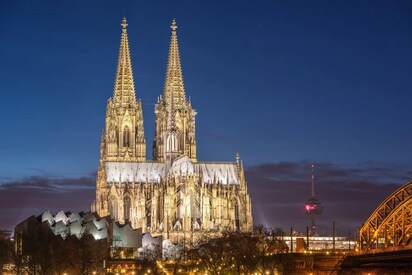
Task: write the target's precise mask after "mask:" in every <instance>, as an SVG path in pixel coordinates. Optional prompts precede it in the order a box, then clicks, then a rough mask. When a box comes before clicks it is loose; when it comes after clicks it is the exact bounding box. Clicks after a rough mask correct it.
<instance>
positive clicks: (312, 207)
mask: <svg viewBox="0 0 412 275" xmlns="http://www.w3.org/2000/svg"><path fill="white" fill-rule="evenodd" d="M311 168H312V174H311V186H310V191H311V192H310V193H311V196H310V198H309V199H308V200H307V201H306V202H305V213H306V215H310V216H311V230H310V234H311V235H312V236H313V235H316V223H315V216H316V215H320V214H322V210H323V206H322V204H321V203H320V201H319V200H318V199H317V198H316V196H315V165H314V164H311Z"/></svg>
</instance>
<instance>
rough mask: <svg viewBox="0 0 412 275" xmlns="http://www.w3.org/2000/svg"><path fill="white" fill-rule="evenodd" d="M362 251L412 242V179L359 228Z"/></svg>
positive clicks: (395, 246) (397, 246)
mask: <svg viewBox="0 0 412 275" xmlns="http://www.w3.org/2000/svg"><path fill="white" fill-rule="evenodd" d="M359 242H360V248H361V250H362V251H364V252H365V251H368V250H371V249H385V248H389V247H394V248H399V247H402V246H406V245H410V244H412V181H411V182H408V183H406V184H405V185H403V186H401V187H400V188H399V189H398V190H396V191H395V192H393V193H392V194H391V195H390V196H389V197H387V198H386V200H385V201H383V202H382V203H381V205H379V207H378V208H376V210H375V211H374V212H373V213H372V215H371V216H370V217H369V218H368V220H367V221H366V222H365V223H364V225H363V226H362V227H361V229H360V230H359Z"/></svg>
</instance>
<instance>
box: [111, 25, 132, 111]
mask: <svg viewBox="0 0 412 275" xmlns="http://www.w3.org/2000/svg"><path fill="white" fill-rule="evenodd" d="M121 26H122V37H121V40H120V50H119V59H118V63H117V72H116V78H115V82H114V93H113V94H114V101H115V103H126V104H130V103H135V102H136V95H135V91H134V80H133V70H132V62H131V59H130V50H129V39H128V37H127V29H126V28H127V21H126V18H123V20H122V24H121Z"/></svg>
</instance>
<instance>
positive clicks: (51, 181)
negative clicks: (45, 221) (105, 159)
mask: <svg viewBox="0 0 412 275" xmlns="http://www.w3.org/2000/svg"><path fill="white" fill-rule="evenodd" d="M94 190H95V177H92V176H87V177H81V178H47V177H37V176H36V177H29V178H24V179H21V180H16V181H10V182H6V183H3V184H1V185H0V228H2V229H13V227H14V226H15V225H16V224H18V223H19V222H21V221H23V220H24V219H26V218H28V217H29V216H31V215H38V214H40V213H42V212H43V211H45V210H48V209H50V210H52V211H59V210H72V211H87V210H89V209H90V204H91V202H92V201H93V199H94V196H95V192H94Z"/></svg>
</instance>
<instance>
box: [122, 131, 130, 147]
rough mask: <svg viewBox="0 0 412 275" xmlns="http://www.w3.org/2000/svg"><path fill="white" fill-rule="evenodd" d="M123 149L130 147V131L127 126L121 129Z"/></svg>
mask: <svg viewBox="0 0 412 275" xmlns="http://www.w3.org/2000/svg"><path fill="white" fill-rule="evenodd" d="M123 147H130V130H129V127H127V126H125V127H124V129H123Z"/></svg>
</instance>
